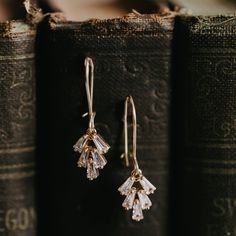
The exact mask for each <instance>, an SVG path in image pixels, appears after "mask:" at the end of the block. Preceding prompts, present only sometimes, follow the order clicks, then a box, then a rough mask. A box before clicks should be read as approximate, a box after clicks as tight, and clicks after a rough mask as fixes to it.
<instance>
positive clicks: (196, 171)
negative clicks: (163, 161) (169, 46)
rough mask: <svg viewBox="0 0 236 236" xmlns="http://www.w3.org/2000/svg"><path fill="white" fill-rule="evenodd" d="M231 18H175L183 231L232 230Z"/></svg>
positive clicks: (235, 135)
mask: <svg viewBox="0 0 236 236" xmlns="http://www.w3.org/2000/svg"><path fill="white" fill-rule="evenodd" d="M235 23H236V18H235V16H215V17H214V16H213V17H181V18H179V19H178V20H177V23H176V42H177V44H176V49H177V50H176V54H175V56H176V57H175V58H179V60H175V61H176V63H177V64H176V65H175V67H176V69H175V71H176V74H175V75H176V77H175V83H176V87H175V92H176V95H178V96H179V97H178V102H177V104H178V105H177V106H176V107H177V109H176V112H175V114H176V117H175V119H176V120H175V125H176V127H178V128H177V129H176V130H175V131H176V138H175V141H176V144H178V145H176V147H178V148H176V150H177V151H176V152H175V153H174V155H175V159H176V162H177V165H176V168H177V166H178V171H177V174H178V175H177V176H180V178H178V188H177V193H178V194H177V195H176V196H178V197H177V199H178V201H177V202H176V205H178V206H179V209H178V212H177V216H178V217H177V219H179V222H178V223H179V229H178V233H179V234H178V235H181V236H189V235H191V236H199V235H201V236H226V235H232V236H233V235H236V230H235V229H236V228H235V222H236V204H235V203H236V155H235V153H236V126H235V124H236V123H235V121H236V60H235V58H236V31H235ZM180 58H181V60H180Z"/></svg>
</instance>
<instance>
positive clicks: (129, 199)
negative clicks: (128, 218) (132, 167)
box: [122, 188, 137, 210]
mask: <svg viewBox="0 0 236 236" xmlns="http://www.w3.org/2000/svg"><path fill="white" fill-rule="evenodd" d="M136 192H137V191H136V188H132V189H131V191H130V192H129V193H128V195H127V196H126V198H125V200H124V202H123V203H122V206H123V207H124V208H125V209H126V210H130V209H132V208H133V204H134V198H135V195H136Z"/></svg>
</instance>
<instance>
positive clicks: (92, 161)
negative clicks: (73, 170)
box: [73, 57, 110, 180]
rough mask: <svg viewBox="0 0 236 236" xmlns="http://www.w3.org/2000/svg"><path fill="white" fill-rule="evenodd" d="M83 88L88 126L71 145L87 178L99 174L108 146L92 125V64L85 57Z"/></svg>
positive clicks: (89, 59)
mask: <svg viewBox="0 0 236 236" xmlns="http://www.w3.org/2000/svg"><path fill="white" fill-rule="evenodd" d="M85 77H86V80H85V88H86V94H87V101H88V113H86V114H84V115H83V116H87V115H88V117H89V127H88V129H87V132H86V134H85V135H83V136H82V137H81V138H80V139H79V140H78V141H77V142H76V144H75V145H74V146H73V148H74V151H75V152H79V153H81V154H80V158H79V161H78V167H84V168H87V178H88V179H89V180H93V179H96V178H97V177H98V176H99V169H103V167H104V166H105V165H106V163H107V161H106V159H105V157H104V154H105V153H107V152H108V150H109V148H110V146H109V145H108V144H107V143H106V142H105V141H104V140H103V138H102V137H101V136H100V135H99V134H98V133H97V131H96V129H95V125H94V117H95V112H93V84H94V65H93V61H92V59H91V58H89V57H86V58H85Z"/></svg>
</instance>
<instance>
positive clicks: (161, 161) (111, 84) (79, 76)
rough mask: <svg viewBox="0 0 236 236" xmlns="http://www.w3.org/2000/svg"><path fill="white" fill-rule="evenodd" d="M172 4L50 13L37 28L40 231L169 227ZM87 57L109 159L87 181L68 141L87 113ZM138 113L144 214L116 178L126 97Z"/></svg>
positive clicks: (142, 231) (121, 170)
mask: <svg viewBox="0 0 236 236" xmlns="http://www.w3.org/2000/svg"><path fill="white" fill-rule="evenodd" d="M174 16H175V12H172V11H168V12H166V13H163V14H149V15H142V14H138V13H137V12H136V13H131V14H129V15H127V16H125V17H123V18H117V19H110V20H90V21H85V22H68V21H65V20H60V17H58V16H57V15H55V14H54V15H52V16H51V17H49V18H47V19H46V20H45V21H44V22H43V23H42V24H41V26H40V27H39V34H38V40H37V47H38V48H37V53H38V54H37V55H38V59H37V68H38V70H37V75H38V77H39V78H38V94H39V98H38V99H39V100H38V104H39V108H38V109H39V114H40V118H39V126H38V130H39V140H40V143H39V145H40V147H39V156H40V157H43V158H41V159H40V163H39V165H40V166H39V169H40V170H39V179H40V192H41V194H40V201H41V203H40V207H39V208H40V214H39V218H40V219H39V224H40V229H41V234H42V235H60V236H66V235H70V236H78V235H94V234H97V235H104V236H105V235H107V236H111V235H112V236H120V235H124V236H127V235H136V236H143V235H146V236H157V235H158V236H166V235H167V231H168V221H167V217H168V197H169V195H168V188H169V186H168V184H169V102H170V61H171V42H172V33H173V21H174ZM86 56H89V57H91V58H92V59H93V61H94V66H95V75H94V76H95V79H94V111H96V118H95V125H96V128H97V129H98V132H99V134H101V135H102V136H103V138H104V139H105V140H106V141H107V142H108V143H109V144H110V146H111V149H110V151H109V152H108V153H107V154H106V158H107V161H108V164H107V165H106V167H105V168H104V169H103V170H102V171H101V173H100V176H99V177H98V178H97V179H96V180H93V181H92V182H90V181H89V180H87V178H86V171H85V170H84V169H81V168H78V167H77V160H78V158H79V156H78V154H76V153H74V151H73V145H74V143H75V142H76V141H77V139H78V138H79V137H80V136H81V135H83V134H84V132H85V131H86V129H87V127H88V119H87V118H86V117H85V118H82V115H83V114H84V113H85V112H87V109H88V108H87V100H86V93H85V85H84V84H85V76H84V73H85V71H84V59H85V57H86ZM129 94H130V95H132V96H133V98H134V101H135V104H136V110H137V119H138V141H137V149H138V150H137V158H138V161H139V165H140V168H141V169H142V171H143V173H144V174H145V176H146V177H147V178H148V179H149V180H150V181H151V182H152V183H153V184H154V185H155V186H156V187H157V191H156V192H155V194H153V195H152V196H151V201H152V203H153V206H152V207H151V209H150V210H148V211H145V212H144V220H143V221H140V222H138V223H137V222H134V221H132V220H131V212H130V211H125V210H124V209H123V207H122V206H121V204H122V202H123V200H124V199H123V197H122V196H120V194H119V192H118V191H117V189H118V187H119V186H120V185H121V184H122V183H123V182H124V181H125V180H126V178H127V177H128V176H129V175H130V171H131V167H130V168H126V167H124V165H123V164H122V161H121V159H120V155H121V153H122V152H123V149H124V147H123V143H124V142H123V138H122V132H123V122H122V119H123V111H124V100H125V96H127V95H129Z"/></svg>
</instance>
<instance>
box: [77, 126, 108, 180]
mask: <svg viewBox="0 0 236 236" xmlns="http://www.w3.org/2000/svg"><path fill="white" fill-rule="evenodd" d="M73 148H74V151H75V152H78V153H80V158H79V160H78V162H77V163H78V167H83V168H87V178H88V179H89V180H93V179H96V178H97V177H98V176H99V169H103V167H104V166H105V165H106V163H107V161H106V159H105V157H104V154H105V153H107V152H108V150H109V148H110V146H109V145H108V144H107V143H106V142H105V141H104V139H103V138H102V137H101V136H100V135H99V134H97V131H96V129H94V128H89V129H88V130H87V132H86V134H85V135H83V136H82V137H81V138H80V139H79V140H78V141H77V142H76V143H75V145H74V146H73Z"/></svg>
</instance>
